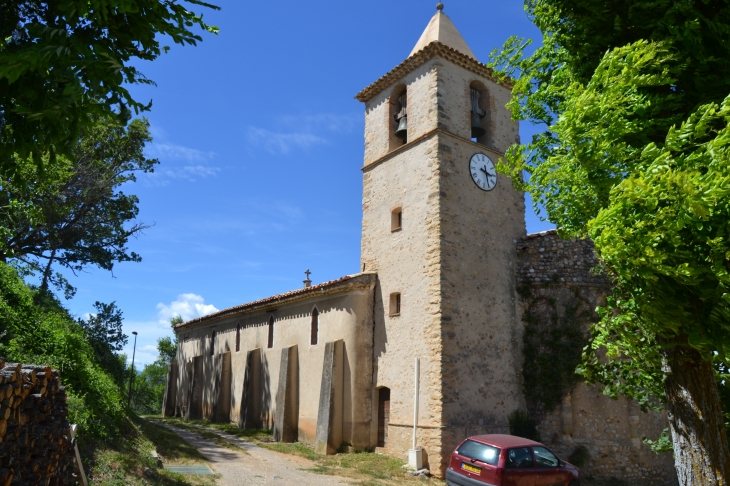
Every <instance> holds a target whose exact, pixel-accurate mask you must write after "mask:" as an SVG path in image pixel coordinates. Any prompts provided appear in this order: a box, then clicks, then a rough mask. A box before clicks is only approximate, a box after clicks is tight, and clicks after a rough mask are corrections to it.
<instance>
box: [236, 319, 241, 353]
mask: <svg viewBox="0 0 730 486" xmlns="http://www.w3.org/2000/svg"><path fill="white" fill-rule="evenodd" d="M240 350H241V324H240V323H238V324H236V352H239V351H240Z"/></svg>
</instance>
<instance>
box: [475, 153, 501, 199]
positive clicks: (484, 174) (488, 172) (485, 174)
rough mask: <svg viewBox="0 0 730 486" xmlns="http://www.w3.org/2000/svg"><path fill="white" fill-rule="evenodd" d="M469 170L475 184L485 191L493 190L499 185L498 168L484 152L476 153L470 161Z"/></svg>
mask: <svg viewBox="0 0 730 486" xmlns="http://www.w3.org/2000/svg"><path fill="white" fill-rule="evenodd" d="M469 172H470V173H471V178H472V180H473V181H474V184H476V185H477V187H478V188H479V189H481V190H483V191H491V190H492V189H494V186H496V185H497V169H495V168H494V162H492V161H491V159H490V158H489V157H487V156H486V155H484V154H474V155H473V156H472V158H471V160H470V161H469Z"/></svg>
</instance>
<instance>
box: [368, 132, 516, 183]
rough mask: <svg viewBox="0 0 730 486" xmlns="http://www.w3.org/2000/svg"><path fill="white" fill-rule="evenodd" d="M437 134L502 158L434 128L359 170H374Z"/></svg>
mask: <svg viewBox="0 0 730 486" xmlns="http://www.w3.org/2000/svg"><path fill="white" fill-rule="evenodd" d="M437 134H441V135H446V136H449V137H452V138H455V139H457V140H459V141H460V142H464V143H467V144H470V145H472V146H474V148H478V149H480V150H484V151H485V152H490V153H492V154H493V155H497V156H499V157H504V152H500V151H498V150H495V149H493V148H491V147H487V146H486V145H482V144H480V143H476V142H475V141H473V140H469V139H468V138H464V137H461V136H459V135H456V134H455V133H452V132H450V131H448V130H444V129H443V128H434V129H433V130H431V131H430V132H426V133H424V134H423V135H421V136H420V137H416V138H415V139H413V141H411V142H408V143H407V144H405V145H401V146H400V147H398V148H397V149H395V150H393V151H391V152H388V153H387V154H385V155H383V156H382V157H380V158H379V159H376V160H375V161H374V162H370V163H369V164H368V165H366V166H364V167H362V168H361V169H360V170H361V171H363V172H367V171H369V170H370V169H372V168H374V167H376V166H378V165H380V164H382V163H383V162H385V161H387V160H388V159H392V158H393V157H395V156H396V155H398V154H400V153H401V152H405V151H406V150H409V149H411V148H412V147H414V146H415V145H417V144H419V143H421V142H423V141H425V140H428V139H429V138H431V137H433V136H434V135H437Z"/></svg>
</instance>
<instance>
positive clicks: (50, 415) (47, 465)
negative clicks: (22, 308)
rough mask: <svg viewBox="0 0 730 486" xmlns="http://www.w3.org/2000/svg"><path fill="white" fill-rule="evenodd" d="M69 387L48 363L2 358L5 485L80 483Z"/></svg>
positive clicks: (0, 459) (0, 458)
mask: <svg viewBox="0 0 730 486" xmlns="http://www.w3.org/2000/svg"><path fill="white" fill-rule="evenodd" d="M67 415H68V406H67V405H66V390H65V388H64V387H63V386H61V380H60V373H59V372H58V371H57V370H52V369H51V368H50V367H47V366H33V365H23V364H20V363H5V360H4V359H3V358H0V485H1V486H9V485H11V484H12V485H28V486H30V485H44V486H57V485H66V484H76V483H77V477H76V466H75V462H74V461H75V460H74V448H73V443H72V441H71V438H70V436H69V434H70V432H69V423H68V421H67V420H66V417H67Z"/></svg>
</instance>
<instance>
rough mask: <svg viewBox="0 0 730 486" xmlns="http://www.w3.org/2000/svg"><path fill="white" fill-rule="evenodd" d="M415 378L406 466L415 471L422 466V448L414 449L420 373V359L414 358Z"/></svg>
mask: <svg viewBox="0 0 730 486" xmlns="http://www.w3.org/2000/svg"><path fill="white" fill-rule="evenodd" d="M415 369H416V373H415V375H416V380H415V386H414V393H413V441H412V442H413V443H412V444H411V445H412V446H413V448H412V449H411V450H409V451H408V467H410V468H411V469H414V470H416V471H420V470H421V469H422V468H423V449H416V429H417V428H418V384H419V382H420V377H421V376H420V375H421V360H420V359H418V358H416V366H415Z"/></svg>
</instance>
